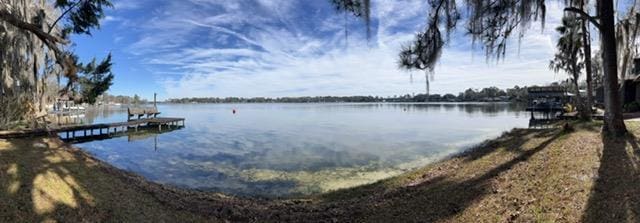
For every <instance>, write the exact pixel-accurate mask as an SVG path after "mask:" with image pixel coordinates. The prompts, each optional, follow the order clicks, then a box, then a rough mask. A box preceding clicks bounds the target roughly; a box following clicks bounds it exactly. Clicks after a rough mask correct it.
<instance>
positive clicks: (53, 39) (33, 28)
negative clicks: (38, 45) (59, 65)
mask: <svg viewBox="0 0 640 223" xmlns="http://www.w3.org/2000/svg"><path fill="white" fill-rule="evenodd" d="M0 19H2V20H4V21H5V22H7V23H9V24H11V25H13V26H15V27H18V28H20V29H23V30H27V31H29V32H31V33H33V34H34V35H36V36H37V37H38V38H39V39H40V40H42V41H43V42H45V43H47V45H49V46H51V45H52V44H56V43H60V44H68V43H69V41H67V40H65V39H62V38H60V37H58V36H54V35H50V34H48V33H45V32H44V31H42V29H41V28H40V27H38V26H37V25H34V24H32V23H28V22H24V21H22V20H20V19H18V18H16V17H15V16H13V14H11V13H10V12H8V11H7V10H0Z"/></svg>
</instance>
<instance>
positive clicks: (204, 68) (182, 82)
mask: <svg viewBox="0 0 640 223" xmlns="http://www.w3.org/2000/svg"><path fill="white" fill-rule="evenodd" d="M118 3H119V2H117V3H116V5H117V4H118ZM165 3H166V4H165ZM154 6H155V8H153V9H149V15H146V16H145V17H144V18H143V19H140V21H138V22H137V24H139V25H138V26H137V29H136V32H135V33H136V36H135V38H134V39H136V41H135V42H133V43H131V44H130V45H129V48H128V49H129V52H130V53H131V54H132V55H135V56H136V57H138V58H142V60H143V61H144V63H145V64H147V66H148V67H149V69H150V70H151V71H152V72H153V74H154V76H155V80H156V81H157V82H158V83H159V84H160V86H162V87H163V88H164V90H165V91H166V93H167V96H168V97H192V96H246V97H250V96H270V97H278V96H302V95H394V94H405V93H412V92H415V93H420V92H424V74H423V73H418V72H415V73H414V74H413V75H414V80H415V81H414V82H413V83H412V82H410V78H409V76H410V75H409V73H407V72H405V71H400V70H398V69H397V65H396V59H397V58H396V56H397V52H398V49H399V47H400V45H401V44H403V43H405V42H407V41H410V40H411V39H412V38H413V35H414V34H415V32H416V31H417V30H419V29H420V28H422V26H423V25H424V24H423V23H424V20H425V18H424V16H425V12H426V11H427V7H426V5H425V1H423V0H415V1H374V2H373V11H372V16H373V23H372V25H373V27H372V28H373V32H372V33H373V34H374V35H373V38H372V39H371V40H369V41H367V40H366V36H365V33H364V30H365V29H364V27H363V26H364V24H363V23H362V22H361V21H359V20H357V19H356V18H351V17H346V18H347V20H345V16H344V15H343V14H340V13H337V12H336V11H335V10H334V9H333V7H332V6H331V5H330V4H329V3H328V1H304V2H301V1H294V0H284V1H269V0H258V1H210V0H185V1H179V2H176V1H170V2H163V4H154ZM121 7H123V6H121ZM128 7H133V6H128ZM548 8H549V12H548V18H547V27H555V26H556V25H557V24H558V23H559V18H560V16H561V15H562V10H561V8H560V7H559V6H557V5H555V6H554V4H553V3H552V4H550V6H549V7H548ZM345 24H346V26H347V27H348V29H347V32H348V40H345V33H344V31H345V30H344V28H345ZM551 30H552V29H550V28H547V31H546V33H543V32H541V31H540V28H539V26H535V25H532V26H531V28H530V30H529V31H528V35H527V36H526V37H525V38H523V39H522V40H521V41H522V44H521V45H520V47H518V45H517V40H514V41H512V42H513V43H512V44H511V45H512V47H511V48H509V51H508V52H507V54H508V57H507V59H505V60H504V61H500V62H498V63H497V64H496V63H486V61H485V57H484V54H483V53H482V52H479V50H476V51H475V52H472V51H471V49H470V44H469V42H470V39H469V38H468V37H465V36H464V35H462V34H456V35H454V37H453V39H452V41H451V42H450V43H449V46H448V48H447V49H446V50H445V52H444V54H443V57H442V59H441V62H440V64H439V65H438V68H437V70H436V75H435V81H434V82H433V85H432V90H433V91H434V92H436V93H444V92H457V91H461V90H463V89H464V88H469V87H485V86H491V85H497V86H500V87H510V86H513V85H516V84H518V85H527V84H543V83H548V82H551V81H554V80H555V79H563V78H564V77H560V76H561V75H555V74H553V73H552V72H550V71H549V70H548V69H547V66H548V61H549V59H550V58H551V56H552V54H553V52H554V44H553V40H554V38H555V37H554V34H553V33H551ZM518 51H519V53H518ZM556 77H557V78H556Z"/></svg>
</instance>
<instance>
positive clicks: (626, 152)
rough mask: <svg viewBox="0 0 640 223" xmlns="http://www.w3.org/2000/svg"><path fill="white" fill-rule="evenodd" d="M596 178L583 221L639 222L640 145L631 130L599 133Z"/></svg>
mask: <svg viewBox="0 0 640 223" xmlns="http://www.w3.org/2000/svg"><path fill="white" fill-rule="evenodd" d="M603 145H604V149H603V152H602V157H601V159H600V168H599V169H598V173H597V179H596V181H595V185H594V186H593V189H592V191H591V195H590V197H589V201H588V203H587V207H586V210H585V213H584V215H583V217H582V221H583V222H640V147H639V146H638V140H637V139H636V138H635V136H633V135H632V134H629V135H628V136H626V137H624V138H612V137H603Z"/></svg>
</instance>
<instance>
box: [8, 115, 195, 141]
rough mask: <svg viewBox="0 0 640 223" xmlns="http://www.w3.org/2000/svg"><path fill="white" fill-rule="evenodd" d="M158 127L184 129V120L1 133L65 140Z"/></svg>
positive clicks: (139, 121)
mask: <svg viewBox="0 0 640 223" xmlns="http://www.w3.org/2000/svg"><path fill="white" fill-rule="evenodd" d="M156 126H157V127H158V130H159V131H162V127H163V126H165V127H166V128H172V127H184V118H145V119H136V120H130V121H126V122H115V123H102V124H87V125H66V126H54V127H48V128H47V129H28V130H15V131H0V138H22V137H32V136H44V135H51V134H62V135H63V136H65V137H64V139H73V138H75V137H77V136H78V137H88V136H101V135H109V134H114V133H120V132H127V131H129V129H133V130H134V131H138V128H140V127H156Z"/></svg>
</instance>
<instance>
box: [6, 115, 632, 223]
mask: <svg viewBox="0 0 640 223" xmlns="http://www.w3.org/2000/svg"><path fill="white" fill-rule="evenodd" d="M628 125H629V129H630V132H631V134H629V136H628V137H626V138H624V139H614V140H610V139H602V137H600V133H599V124H598V123H580V124H576V125H575V126H576V129H575V130H574V131H571V132H566V131H563V130H561V129H547V130H533V129H515V130H513V131H510V132H508V133H505V134H503V135H502V136H501V137H498V138H496V139H493V140H489V141H487V142H485V143H483V144H481V145H479V146H477V147H475V148H473V149H470V150H468V151H466V152H463V153H460V154H458V155H455V156H452V157H449V158H446V159H443V160H441V161H438V162H435V163H432V164H430V165H427V166H425V167H423V168H419V169H417V170H414V171H411V172H409V173H406V174H402V175H400V176H396V177H392V178H389V179H386V180H382V181H379V182H377V183H373V184H369V185H364V186H359V187H355V188H348V189H341V190H337V191H334V192H329V193H325V194H320V195H315V196H310V197H307V198H303V199H276V200H272V199H262V198H239V197H232V196H226V195H224V194H218V193H210V192H201V191H195V190H185V189H179V188H175V187H171V186H167V185H161V184H157V183H153V182H149V181H146V180H145V179H144V178H143V177H140V176H138V175H136V174H132V173H128V172H126V171H122V170H119V169H117V168H114V167H113V166H111V165H109V164H107V163H104V162H102V161H100V160H97V159H95V158H93V157H91V156H90V155H88V154H86V153H85V152H83V151H82V150H80V149H77V148H74V147H73V146H71V145H68V144H65V143H62V142H61V141H60V140H58V139H54V138H36V139H21V140H9V141H7V140H0V201H1V202H0V221H3V222H5V221H31V222H32V221H74V222H75V221H80V222H82V221H91V222H94V221H119V222H150V221H154V222H155V221H193V222H208V221H209V222H221V221H225V220H230V221H254V222H265V221H268V222H269V221H324V222H326V221H329V222H331V221H340V222H343V221H369V222H371V221H372V222H379V221H392V220H393V221H409V222H416V221H417V222H425V221H426V222H432V221H440V222H495V221H507V222H511V221H515V222H530V221H560V222H579V221H583V222H603V221H615V222H624V221H628V222H636V221H638V220H640V189H636V188H635V187H636V186H637V185H640V170H639V169H638V166H640V158H639V157H640V148H639V147H638V146H637V140H636V138H635V135H639V134H640V125H639V124H637V122H628ZM604 147H606V148H607V149H606V150H603V148H604ZM612 207H613V208H612Z"/></svg>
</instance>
